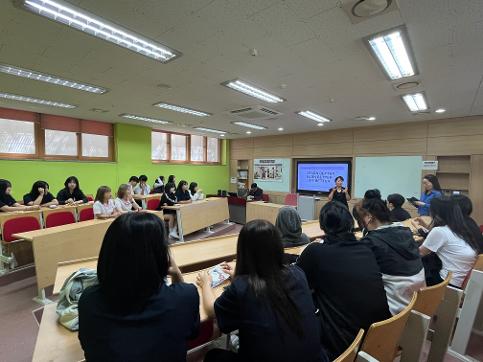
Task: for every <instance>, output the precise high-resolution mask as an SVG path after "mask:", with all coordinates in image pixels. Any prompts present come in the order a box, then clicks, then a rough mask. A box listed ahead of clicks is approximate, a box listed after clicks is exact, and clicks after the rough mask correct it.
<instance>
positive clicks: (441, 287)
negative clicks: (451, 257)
mask: <svg viewBox="0 0 483 362" xmlns="http://www.w3.org/2000/svg"><path fill="white" fill-rule="evenodd" d="M452 276H453V274H452V273H451V272H450V273H448V276H447V277H446V279H445V280H443V281H442V282H441V283H439V284H436V285H433V286H431V287H425V288H421V289H420V290H419V291H418V298H417V299H416V303H415V304H414V308H413V310H415V311H418V312H420V313H423V314H426V315H427V316H429V317H433V316H434V315H435V314H436V311H437V310H438V307H439V305H440V304H441V302H442V301H443V299H444V295H445V293H446V287H447V286H448V284H449V282H450V280H451V278H452Z"/></svg>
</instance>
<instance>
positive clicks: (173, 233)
mask: <svg viewBox="0 0 483 362" xmlns="http://www.w3.org/2000/svg"><path fill="white" fill-rule="evenodd" d="M169 236H170V237H172V238H173V239H179V235H178V233H177V232H176V231H171V232H170V233H169Z"/></svg>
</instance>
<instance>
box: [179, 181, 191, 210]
mask: <svg viewBox="0 0 483 362" xmlns="http://www.w3.org/2000/svg"><path fill="white" fill-rule="evenodd" d="M176 198H177V199H178V204H189V203H191V202H192V201H191V196H190V192H189V190H188V182H187V181H185V180H181V181H180V182H179V183H178V188H177V189H176Z"/></svg>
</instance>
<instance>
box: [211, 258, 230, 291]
mask: <svg viewBox="0 0 483 362" xmlns="http://www.w3.org/2000/svg"><path fill="white" fill-rule="evenodd" d="M210 276H211V287H212V288H216V287H217V286H218V285H220V284H222V283H223V282H224V281H225V280H227V279H229V278H230V275H229V274H228V273H225V272H224V271H223V269H222V268H221V266H220V265H219V264H218V265H216V266H215V267H214V268H213V269H211V270H210Z"/></svg>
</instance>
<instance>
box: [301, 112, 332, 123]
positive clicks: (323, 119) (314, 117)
mask: <svg viewBox="0 0 483 362" xmlns="http://www.w3.org/2000/svg"><path fill="white" fill-rule="evenodd" d="M297 114H299V115H301V116H303V117H305V118H309V119H311V120H313V121H316V122H319V123H327V122H330V121H331V120H330V119H329V118H327V117H324V116H321V115H320V114H317V113H315V112H312V111H299V112H297Z"/></svg>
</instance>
